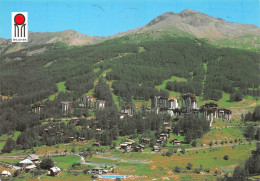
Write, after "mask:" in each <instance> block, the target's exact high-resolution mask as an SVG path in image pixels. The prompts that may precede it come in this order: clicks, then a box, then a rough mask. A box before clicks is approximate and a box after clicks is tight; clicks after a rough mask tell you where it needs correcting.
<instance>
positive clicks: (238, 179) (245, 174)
mask: <svg viewBox="0 0 260 181" xmlns="http://www.w3.org/2000/svg"><path fill="white" fill-rule="evenodd" d="M259 174H260V144H259V143H257V147H256V151H253V152H252V155H251V156H250V157H249V158H248V159H247V160H246V161H245V162H244V163H243V164H240V165H238V166H236V167H235V169H234V173H233V175H232V177H228V176H225V177H224V178H223V179H222V180H223V181H247V180H249V177H250V176H251V175H252V176H254V175H259Z"/></svg>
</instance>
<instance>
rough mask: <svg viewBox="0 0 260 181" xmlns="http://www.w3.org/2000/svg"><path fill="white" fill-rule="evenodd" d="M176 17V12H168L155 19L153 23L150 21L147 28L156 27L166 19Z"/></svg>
mask: <svg viewBox="0 0 260 181" xmlns="http://www.w3.org/2000/svg"><path fill="white" fill-rule="evenodd" d="M172 15H175V13H174V12H166V13H163V14H161V15H160V16H158V17H156V18H154V19H153V20H152V21H150V23H148V24H147V26H148V27H149V26H152V25H155V24H157V23H160V22H161V21H164V20H165V19H167V18H169V17H170V16H172Z"/></svg>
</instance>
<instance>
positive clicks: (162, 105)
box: [152, 93, 232, 121]
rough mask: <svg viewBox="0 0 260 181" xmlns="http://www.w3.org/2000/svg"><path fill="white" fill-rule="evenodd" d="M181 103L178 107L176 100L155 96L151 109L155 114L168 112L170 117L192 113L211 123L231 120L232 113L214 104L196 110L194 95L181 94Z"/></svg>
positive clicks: (207, 104)
mask: <svg viewBox="0 0 260 181" xmlns="http://www.w3.org/2000/svg"><path fill="white" fill-rule="evenodd" d="M181 103H182V105H181V107H179V104H178V100H177V99H175V98H172V99H168V98H165V97H161V96H155V97H154V98H153V99H152V109H155V110H156V111H157V113H159V112H168V113H169V114H170V115H171V116H180V115H182V114H187V113H193V114H195V115H197V116H205V117H206V118H207V119H208V120H211V121H213V118H219V119H223V120H231V114H232V112H231V111H230V110H228V109H224V108H219V107H218V104H216V103H206V104H204V105H202V106H201V107H200V108H198V107H197V101H196V96H195V94H190V93H188V94H183V95H182V96H181Z"/></svg>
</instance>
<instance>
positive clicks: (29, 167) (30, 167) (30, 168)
mask: <svg viewBox="0 0 260 181" xmlns="http://www.w3.org/2000/svg"><path fill="white" fill-rule="evenodd" d="M35 168H36V166H35V165H29V166H27V167H25V168H24V171H25V172H26V173H29V172H30V171H31V170H34V169H35Z"/></svg>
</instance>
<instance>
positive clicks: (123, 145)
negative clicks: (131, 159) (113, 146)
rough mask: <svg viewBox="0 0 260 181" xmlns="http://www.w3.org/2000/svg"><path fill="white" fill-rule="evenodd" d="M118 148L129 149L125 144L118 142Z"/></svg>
mask: <svg viewBox="0 0 260 181" xmlns="http://www.w3.org/2000/svg"><path fill="white" fill-rule="evenodd" d="M120 148H121V149H122V150H128V149H129V147H128V145H127V144H120Z"/></svg>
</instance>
